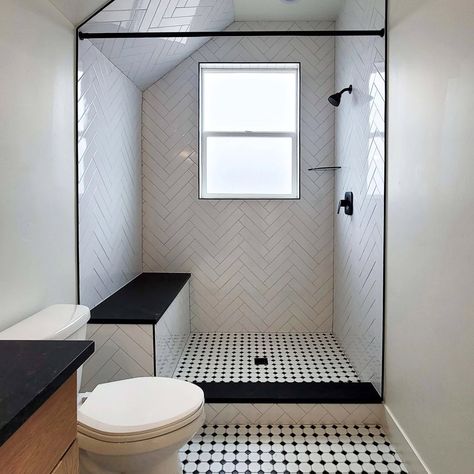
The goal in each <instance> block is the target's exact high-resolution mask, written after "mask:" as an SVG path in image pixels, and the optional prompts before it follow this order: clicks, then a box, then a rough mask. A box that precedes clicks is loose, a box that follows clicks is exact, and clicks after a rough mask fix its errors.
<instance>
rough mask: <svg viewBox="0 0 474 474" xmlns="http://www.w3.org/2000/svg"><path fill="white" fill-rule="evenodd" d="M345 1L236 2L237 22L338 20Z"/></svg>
mask: <svg viewBox="0 0 474 474" xmlns="http://www.w3.org/2000/svg"><path fill="white" fill-rule="evenodd" d="M343 2H344V0H293V1H291V2H285V1H284V0H234V9H235V21H259V20H260V21H285V20H290V21H302V20H308V21H313V20H319V21H325V20H336V19H337V17H338V15H339V12H340V9H341V6H342V4H343Z"/></svg>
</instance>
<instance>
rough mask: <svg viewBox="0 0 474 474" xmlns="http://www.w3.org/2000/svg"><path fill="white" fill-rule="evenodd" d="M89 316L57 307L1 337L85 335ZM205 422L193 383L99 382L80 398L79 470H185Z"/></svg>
mask: <svg viewBox="0 0 474 474" xmlns="http://www.w3.org/2000/svg"><path fill="white" fill-rule="evenodd" d="M89 319H90V311H89V309H88V308H87V307H85V306H80V305H54V306H50V307H49V308H46V309H44V310H43V311H40V312H39V313H36V314H35V315H33V316H31V317H29V318H27V319H24V320H23V321H21V322H20V323H18V324H16V325H14V326H11V327H10V328H8V329H6V330H5V331H2V332H0V340H1V339H12V340H13V339H15V340H27V339H37V340H38V339H43V340H47V339H56V340H68V339H69V340H80V339H86V325H87V321H89ZM81 374H82V370H81V369H79V370H78V384H77V386H78V390H79V387H80V386H81ZM203 423H204V393H203V391H202V390H201V389H200V388H199V387H198V386H196V385H194V384H192V383H189V382H184V381H182V380H177V379H170V378H162V377H138V378H132V379H127V380H121V381H117V382H109V383H104V384H101V385H98V386H97V387H96V388H95V389H94V390H93V391H92V392H90V393H87V394H84V395H80V396H79V402H78V409H77V431H78V433H77V438H78V444H79V449H80V473H81V474H118V473H120V474H178V473H182V469H181V463H180V462H179V458H178V453H179V449H180V448H181V447H182V446H184V445H185V444H186V443H187V442H188V441H189V440H190V439H191V438H192V437H193V436H194V435H195V434H196V433H197V431H198V430H199V429H200V428H201V426H202V425H203Z"/></svg>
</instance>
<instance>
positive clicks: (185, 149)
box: [142, 22, 334, 332]
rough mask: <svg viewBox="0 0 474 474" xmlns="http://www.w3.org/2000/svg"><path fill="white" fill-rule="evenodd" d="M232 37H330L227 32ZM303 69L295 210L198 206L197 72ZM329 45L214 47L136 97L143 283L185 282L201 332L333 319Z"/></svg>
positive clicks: (221, 41) (281, 41)
mask: <svg viewBox="0 0 474 474" xmlns="http://www.w3.org/2000/svg"><path fill="white" fill-rule="evenodd" d="M230 28H232V29H235V30H238V29H278V28H280V29H282V30H288V29H290V28H291V29H333V28H334V23H332V22H320V23H305V22H301V23H275V22H273V23H259V22H252V23H234V24H232V25H231V27H230ZM200 61H283V62H284V61H289V62H294V61H301V63H302V128H301V135H302V136H301V146H302V149H301V160H302V165H301V169H302V174H301V188H302V193H301V194H302V196H301V197H302V198H301V200H300V201H200V200H198V199H197V195H198V189H197V188H198V177H197V172H198V165H197V159H198V158H197V142H198V129H197V126H198V123H197V116H198V110H197V108H198V100H197V90H198V77H197V72H198V62H200ZM333 90H334V39H333V38H323V37H319V38H310V37H307V38H301V37H293V38H281V37H266V38H259V37H245V38H239V37H236V38H215V39H213V40H211V41H209V42H208V43H206V44H205V45H204V46H202V47H201V48H200V49H199V50H198V51H196V52H195V53H194V54H193V55H192V56H190V57H189V58H187V59H186V60H185V61H184V62H182V63H181V64H180V65H179V66H178V67H176V68H175V69H173V70H172V71H171V72H169V73H168V74H167V75H166V76H164V77H163V78H162V79H161V80H159V81H158V82H156V83H155V84H154V85H153V86H152V87H150V88H149V89H148V90H146V91H145V92H144V96H143V142H142V149H143V192H144V202H143V210H144V214H143V225H144V231H143V232H144V234H143V259H144V262H143V263H144V271H169V272H190V273H192V280H191V321H192V329H193V330H194V331H197V332H298V331H299V332H318V331H319V332H324V331H330V330H331V326H332V314H333V217H334V174H333V173H331V172H329V173H315V172H308V171H307V169H308V168H309V167H312V166H317V165H333V164H334V108H333V107H331V106H330V105H329V104H328V101H327V97H328V96H329V95H330V94H331V93H333Z"/></svg>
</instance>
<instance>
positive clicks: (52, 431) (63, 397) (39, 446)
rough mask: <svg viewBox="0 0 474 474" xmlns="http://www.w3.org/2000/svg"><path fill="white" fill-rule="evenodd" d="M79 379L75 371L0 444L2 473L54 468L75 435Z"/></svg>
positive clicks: (43, 473)
mask: <svg viewBox="0 0 474 474" xmlns="http://www.w3.org/2000/svg"><path fill="white" fill-rule="evenodd" d="M76 380H77V378H76V374H74V375H72V376H71V377H70V378H69V380H68V381H67V382H65V383H64V385H62V386H61V387H60V388H59V389H58V390H57V391H56V392H55V393H54V394H53V395H51V397H50V398H49V399H48V400H46V402H45V403H44V404H43V405H42V406H41V407H40V408H38V410H37V411H36V412H35V413H34V414H33V415H32V416H31V417H30V418H29V419H28V420H27V421H26V422H25V423H24V424H23V425H22V426H21V427H20V428H19V429H18V431H17V432H16V433H15V434H13V435H12V437H11V438H9V439H8V440H7V441H6V442H5V443H4V444H3V445H2V446H1V447H0V469H1V472H2V473H3V472H4V473H8V474H50V473H51V472H52V471H53V469H54V468H55V467H56V465H57V464H58V463H59V461H60V460H61V458H62V457H63V456H64V453H66V451H67V450H68V448H69V447H70V446H71V444H72V443H73V442H74V441H75V439H76V434H77V393H76V383H77V382H76ZM59 472H61V471H59Z"/></svg>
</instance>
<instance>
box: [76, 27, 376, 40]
mask: <svg viewBox="0 0 474 474" xmlns="http://www.w3.org/2000/svg"><path fill="white" fill-rule="evenodd" d="M222 36H224V37H230V36H237V37H244V36H380V37H382V38H383V37H384V36H385V28H382V29H381V30H301V31H292V30H289V31H288V30H285V31H185V32H181V31H153V32H139V31H137V32H129V33H84V32H82V31H79V32H78V37H79V39H80V40H85V39H113V38H122V39H126V38H212V37H222Z"/></svg>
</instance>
